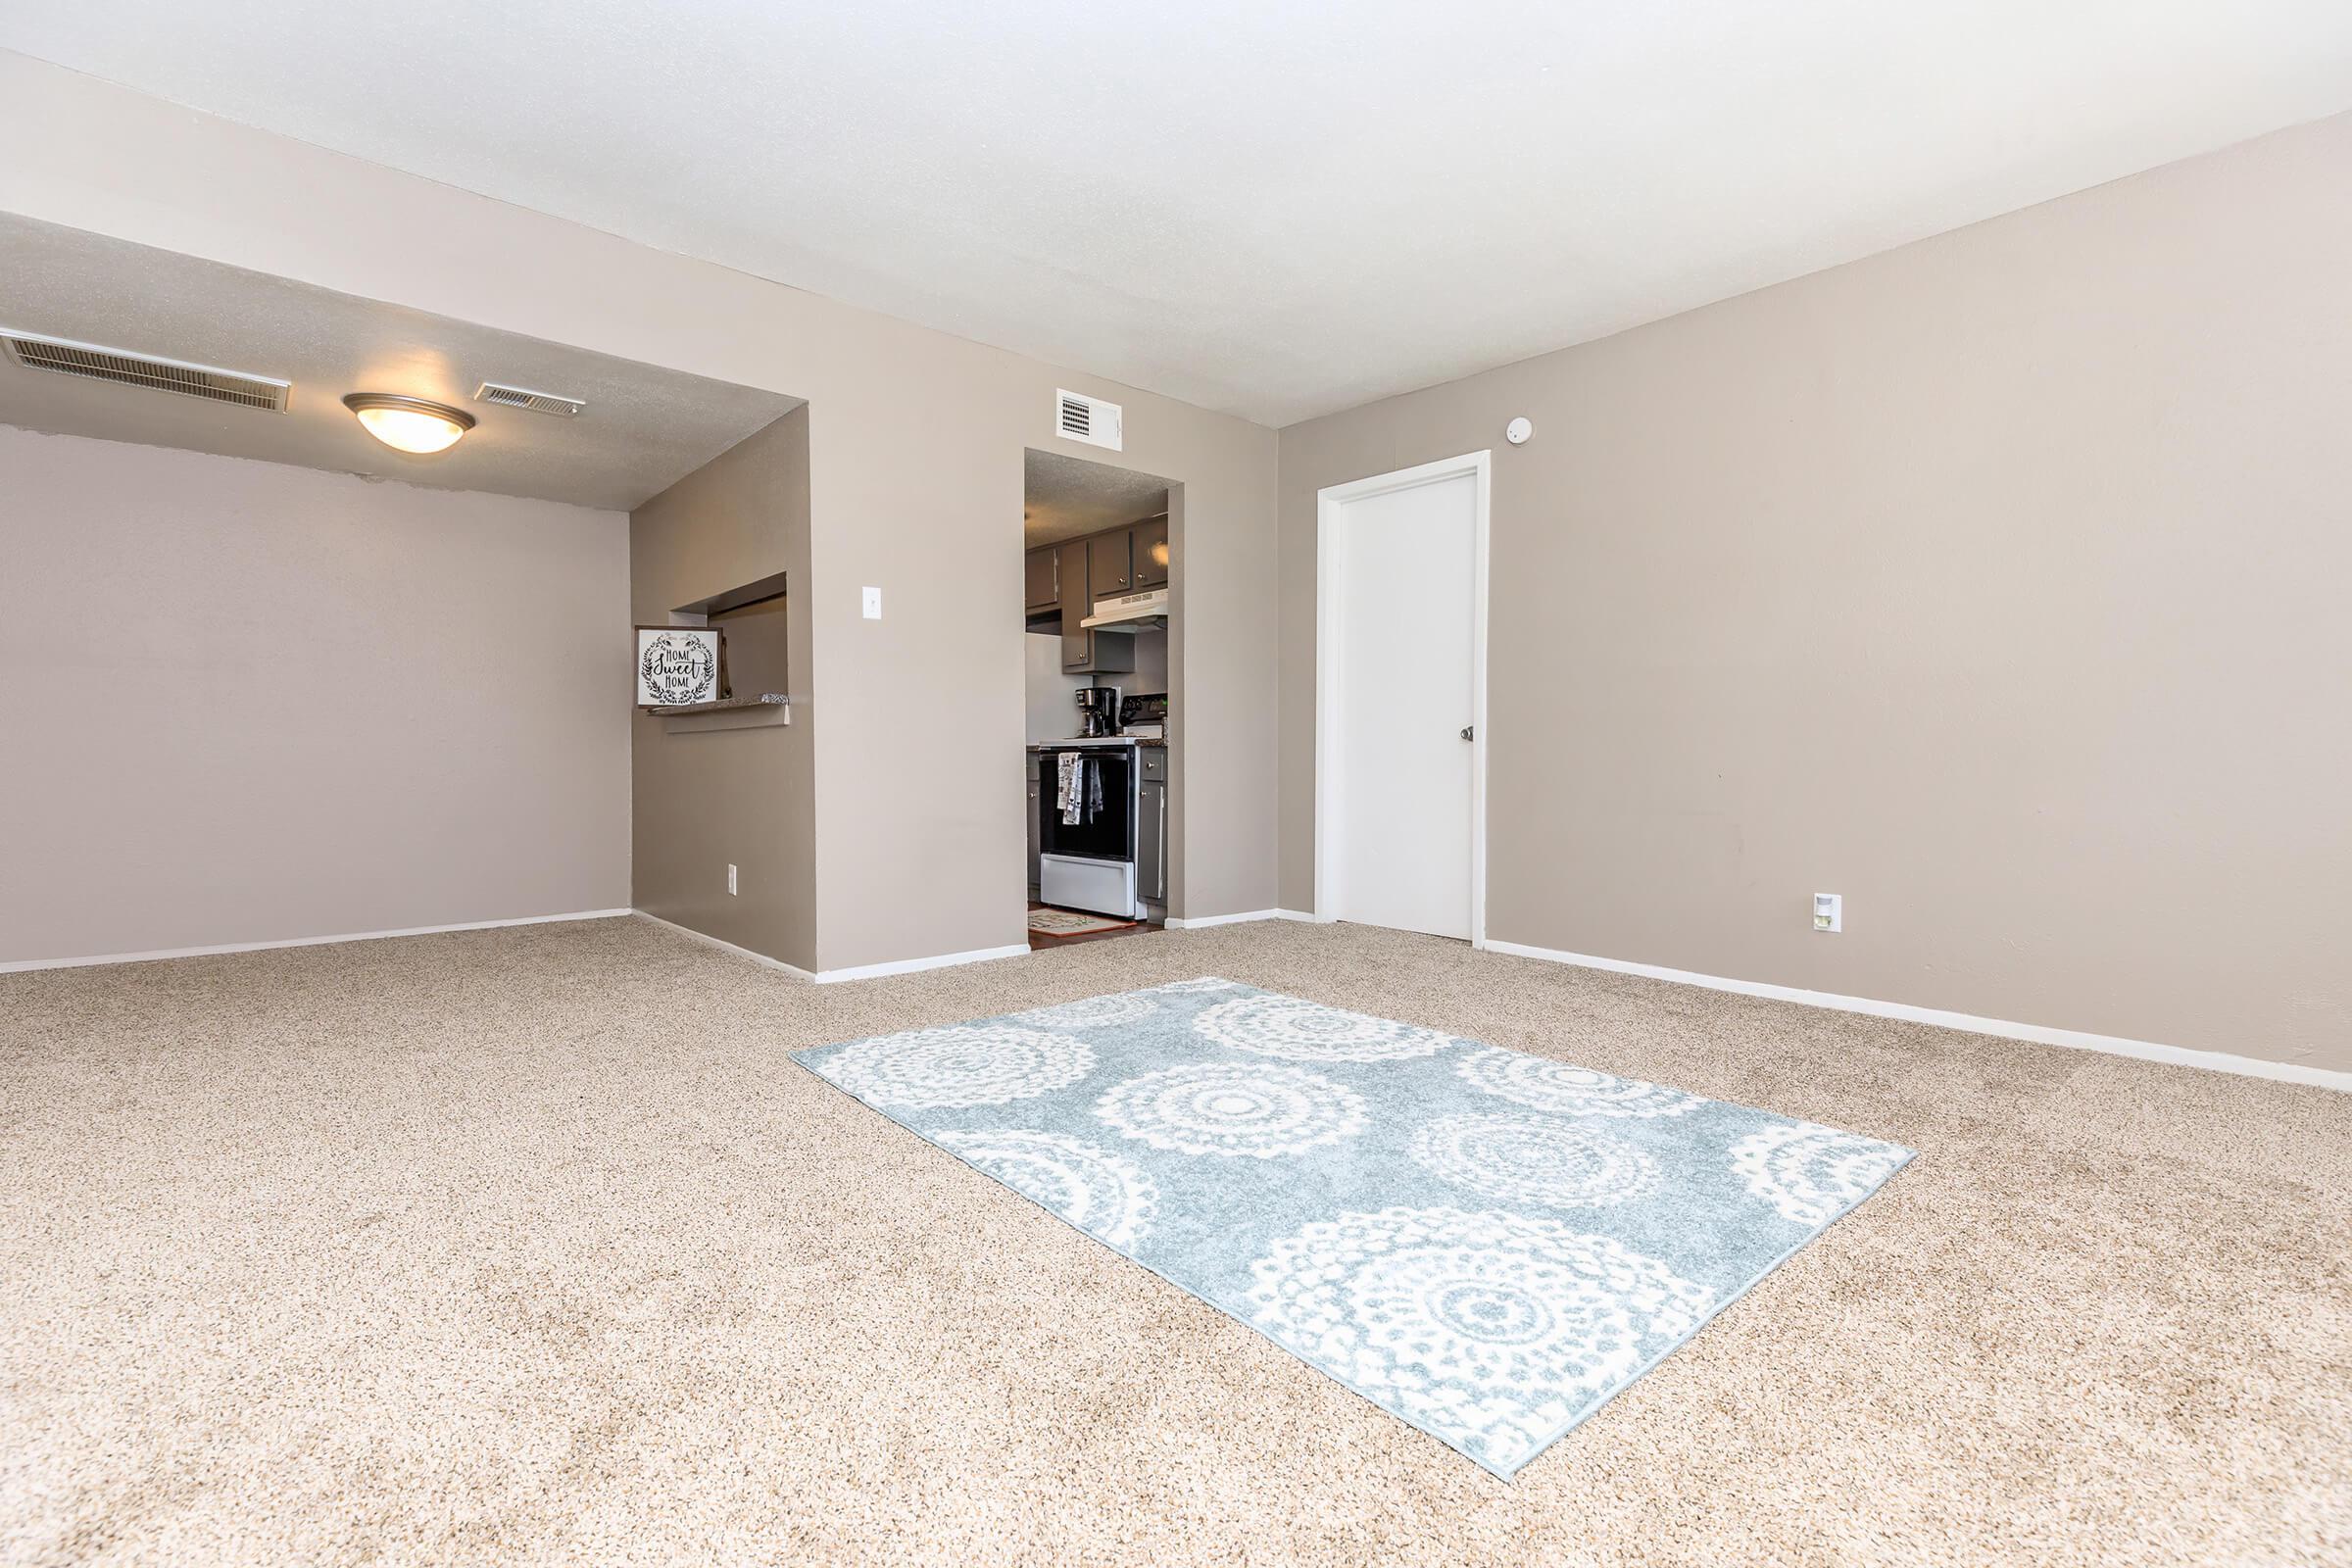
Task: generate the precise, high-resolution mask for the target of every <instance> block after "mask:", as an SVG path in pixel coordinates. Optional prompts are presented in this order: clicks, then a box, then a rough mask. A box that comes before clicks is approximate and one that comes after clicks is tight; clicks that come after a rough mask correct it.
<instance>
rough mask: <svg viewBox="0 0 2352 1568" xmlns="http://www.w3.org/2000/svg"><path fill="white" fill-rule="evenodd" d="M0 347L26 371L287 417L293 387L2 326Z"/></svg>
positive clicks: (273, 379) (270, 378) (239, 372)
mask: <svg viewBox="0 0 2352 1568" xmlns="http://www.w3.org/2000/svg"><path fill="white" fill-rule="evenodd" d="M0 342H5V343H6V344H7V345H8V357H9V358H10V359H12V360H14V361H16V362H17V363H18V364H19V365H22V366H23V367H25V368H26V369H28V370H55V371H57V372H58V373H59V374H61V375H78V376H81V377H83V378H85V379H87V380H92V381H112V382H113V383H114V384H115V385H117V386H143V387H146V388H148V389H149V390H150V391H155V392H176V393H178V394H179V395H180V396H181V397H188V398H203V399H206V400H207V401H208V402H213V403H228V404H233V405H235V406H236V407H238V408H243V409H263V410H267V411H268V412H270V413H271V414H283V413H285V412H286V394H287V393H288V392H289V391H291V390H293V383H292V382H290V381H280V380H278V379H277V378H276V377H274V376H268V375H254V374H251V373H250V372H248V371H244V370H223V369H221V368H220V367H219V366H217V365H191V364H189V363H188V362H187V361H185V360H166V359H159V358H157V357H156V356H155V355H152V354H134V353H132V352H131V351H130V350H129V349H110V348H106V347H103V346H102V345H100V344H96V343H76V342H74V341H73V339H71V338H63V337H43V336H42V335H41V334H40V333H38V332H19V331H15V330H13V329H11V328H8V327H4V326H0Z"/></svg>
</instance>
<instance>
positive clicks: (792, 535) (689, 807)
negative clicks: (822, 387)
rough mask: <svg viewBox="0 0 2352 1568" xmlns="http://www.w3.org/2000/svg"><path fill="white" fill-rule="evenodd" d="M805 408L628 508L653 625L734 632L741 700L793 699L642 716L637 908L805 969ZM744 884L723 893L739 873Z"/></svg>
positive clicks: (809, 779) (639, 605) (808, 862)
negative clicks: (798, 608) (800, 605)
mask: <svg viewBox="0 0 2352 1568" xmlns="http://www.w3.org/2000/svg"><path fill="white" fill-rule="evenodd" d="M808 580H809V411H808V408H807V406H806V405H804V406H802V407H800V408H797V409H795V410H793V411H792V412H791V413H789V414H787V415H785V416H784V417H782V418H780V419H778V420H776V421H775V422H774V423H773V424H770V425H768V426H767V427H766V428H765V429H763V430H760V431H759V432H757V433H755V434H753V435H751V436H749V437H747V438H746V439H745V440H743V441H741V442H739V443H737V444H736V445H735V446H733V447H731V448H729V449H728V450H727V451H725V452H723V453H721V454H720V455H719V456H717V457H716V458H713V459H712V460H711V462H709V463H707V464H705V465H704V466H702V467H700V468H697V469H695V470H694V471H693V472H692V473H689V474H687V475H686V476H685V477H683V478H681V479H679V480H678V481H677V482H676V483H675V484H673V485H671V486H670V487H669V488H668V489H666V490H664V491H662V493H661V494H660V495H658V496H655V497H654V498H653V499H652V500H650V501H648V502H646V503H645V504H644V505H643V506H641V507H639V508H637V510H636V511H635V512H633V513H632V514H630V517H629V599H630V609H631V613H632V615H633V616H634V618H635V619H636V620H637V621H638V622H639V623H640V624H644V625H660V624H662V623H664V622H668V623H672V624H679V625H698V624H706V623H709V624H718V625H723V626H725V627H726V628H727V666H728V680H729V684H730V686H731V688H732V690H733V692H734V695H735V696H736V697H737V698H746V697H753V696H758V695H760V694H761V693H765V692H776V693H780V694H782V695H784V696H786V697H787V698H789V699H790V705H789V707H787V708H778V709H773V710H770V711H765V712H762V711H759V710H750V711H738V713H736V714H730V715H725V717H724V721H723V722H721V721H717V720H718V719H719V715H712V714H693V715H678V714H661V713H642V712H641V713H639V714H638V715H637V716H636V718H635V720H634V730H633V738H632V743H631V759H632V774H633V784H634V789H633V795H632V804H631V813H630V815H631V829H630V843H631V858H632V864H633V871H632V877H633V881H634V886H635V895H634V900H633V902H634V904H635V906H636V907H638V908H640V909H643V910H645V911H646V912H647V913H648V914H652V915H656V916H659V917H660V918H662V919H664V920H669V921H672V922H674V923H675V924H678V925H682V926H685V927H686V928H688V929H689V930H693V931H699V932H701V933H703V934H704V935H706V936H711V937H716V938H718V939H719V940H720V941H722V942H730V943H733V944H734V945H735V946H737V947H740V948H748V949H750V950H751V951H752V952H754V953H760V954H764V955H766V956H769V957H772V958H777V959H780V960H782V961H783V962H786V963H790V964H795V965H798V966H800V967H802V968H813V967H814V966H815V929H814V921H815V900H816V889H815V864H814V857H813V850H814V839H815V789H814V774H815V769H814V753H813V749H812V745H811V740H810V732H809V724H808V722H807V719H806V716H805V710H804V711H803V716H799V717H795V718H794V719H793V721H792V722H790V723H786V722H783V721H782V720H783V718H784V717H785V715H786V714H787V713H789V712H791V711H792V710H794V709H801V708H802V705H804V704H806V703H807V701H808V698H809V692H808V690H807V672H808V670H809V626H808V616H807V615H805V614H799V613H795V600H794V597H793V594H792V592H791V585H792V584H794V583H806V582H807V581H808ZM730 865H732V866H734V867H735V868H736V889H737V891H736V892H734V893H732V894H730V893H729V892H728V891H727V867H728V866H730Z"/></svg>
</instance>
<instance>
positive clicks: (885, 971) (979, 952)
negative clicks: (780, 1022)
mask: <svg viewBox="0 0 2352 1568" xmlns="http://www.w3.org/2000/svg"><path fill="white" fill-rule="evenodd" d="M629 912H630V913H632V914H634V915H636V916H637V918H639V919H640V920H651V921H653V922H654V924H656V925H663V926H667V927H669V929H671V930H672V931H675V932H677V933H678V935H680V936H683V937H692V938H693V939H694V940H695V941H697V942H701V943H705V944H707V945H709V946H711V947H713V948H718V949H721V950H722V951H724V952H727V953H732V954H734V955H735V956H737V957H739V958H749V959H751V960H752V961H753V962H754V963H757V964H760V965H762V966H763V967H766V968H769V969H775V970H778V971H780V972H781V973H784V974H788V975H791V976H792V977H793V978H794V979H796V980H808V981H811V982H813V983H814V984H817V985H820V986H829V985H835V984H838V983H839V982H841V981H844V980H879V979H881V978H882V977H883V976H884V975H892V974H913V973H915V972H917V971H918V970H922V969H945V968H949V967H951V966H952V965H955V964H958V963H985V962H987V961H988V960H989V959H991V958H1018V957H1021V956H1024V955H1026V954H1027V953H1028V952H1029V944H1028V943H1026V942H1024V943H1021V944H1020V945H1019V946H1018V947H1003V948H974V949H973V950H972V951H971V952H969V953H942V954H939V955H937V956H933V957H928V958H893V959H891V960H890V961H889V962H887V963H860V964H856V965H853V966H851V967H850V968H847V969H819V970H817V971H816V972H814V973H810V972H809V970H807V969H804V968H802V967H801V966H800V965H798V964H793V963H786V962H785V961H784V960H783V959H782V958H771V957H769V956H767V955H766V954H764V953H754V952H753V951H752V950H751V949H749V948H743V947H737V946H736V945H735V944H734V943H732V942H724V941H721V940H720V939H719V938H717V937H714V936H711V934H710V933H708V932H704V931H697V930H695V929H693V928H692V927H691V926H683V925H680V924H678V923H677V921H675V920H664V919H662V917H661V916H660V915H658V914H648V913H646V912H645V911H644V910H643V909H632V910H630V911H629Z"/></svg>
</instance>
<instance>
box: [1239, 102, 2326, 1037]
mask: <svg viewBox="0 0 2352 1568" xmlns="http://www.w3.org/2000/svg"><path fill="white" fill-rule="evenodd" d="M2347 278H2352V118H2346V119H2338V120H2334V121H2329V122H2327V123H2322V124H2318V125H2314V126H2308V127H2304V128H2301V129H2297V130H2292V131H2288V132H2284V133H2281V134H2278V135H2276V136H2272V137H2269V138H2266V139H2264V140H2261V141H2258V142H2254V143H2250V144H2248V145H2245V146H2242V147H2238V148H2235V149H2232V150H2229V151H2227V152H2224V153H2220V154H2217V155H2215V156H2213V157H2209V158H2204V159H2199V160H2196V161H2194V162H2190V163H2186V164H2180V165H2176V166H2173V167H2170V168H2167V169H2163V170H2159V171H2156V172H2151V173H2148V174H2144V175H2141V176H2138V177H2136V178H2132V179H2129V180H2125V181H2122V182H2120V183H2118V184H2114V185H2110V186H2106V187H2103V188H2100V189H2097V190H2093V191H2089V192H2086V193H2083V194H2081V195H2077V196H2073V197H2069V198H2066V199H2064V200H2061V201H2057V202H2053V203H2051V204H2049V205H2046V206H2043V207H2038V208H2034V209H2032V210H2030V211H2027V212H2023V213H2019V214H2015V215H2012V216H2009V217H2006V218H2002V219H1999V220H1996V221H1991V222H1986V223H1983V224H1980V225H1977V226H1976V227H1973V228H1969V229H1965V230H1962V231H1960V232H1957V233H1953V234H1949V235H1945V236H1942V237H1940V238H1936V239H1933V240H1929V241H1926V242H1924V243H1921V244H1918V245H1913V246H1910V247H1908V248H1906V249H1903V250H1899V251H1896V252H1893V253H1890V254H1887V255H1884V256H1880V257H1876V258H1873V259H1871V260H1868V261H1864V262H1860V263H1856V264H1854V265H1852V266H1849V267H1844V268H1840V269H1838V270H1834V271H1830V272H1825V273H1821V274H1818V275H1816V276H1812V277H1807V278H1803V279H1800V280H1798V281H1795V282H1792V283H1789V284H1786V285H1783V286H1781V287H1778V288H1772V289H1767V290H1765V291H1763V292H1761V293H1757V294H1752V295H1749V296H1746V297H1744V298H1741V299H1738V300H1733V301H1731V302H1728V303H1726V304H1723V305H1719V306H1715V307H1712V308H1709V309H1706V310H1702V311H1697V312H1693V313H1691V314H1689V315H1686V316H1682V317H1678V318H1675V319H1671V320H1667V321H1663V322H1660V323H1658V324H1656V325H1653V326H1649V327H1644V328H1642V329H1640V330H1638V331H1633V332H1628V333H1625V334H1623V335H1622V336H1619V337H1615V338H1611V339H1608V340H1606V341H1603V342H1599V343H1594V344H1591V345H1588V346H1585V347H1581V348H1577V349H1572V350H1568V351H1566V352H1563V353H1560V354H1555V355H1551V356H1548V357H1545V358H1544V359H1539V360H1535V361H1531V362H1528V363H1526V364H1522V365H1518V366H1513V367H1510V368H1505V369H1501V370H1496V371H1494V372H1491V373H1488V374H1484V375H1479V376H1474V377H1472V378H1470V379H1468V380H1464V381H1460V382H1456V383H1453V384H1450V385H1446V386H1441V387H1435V388H1431V389H1429V390H1426V391H1423V392H1418V393H1414V394H1411V395H1409V396H1405V397H1400V398H1397V399H1393V400H1390V401H1387V402H1383V403H1379V404H1374V405H1371V406H1369V407H1366V408H1363V409H1358V410H1355V411H1353V412H1351V413H1348V414H1342V415H1337V416H1333V417H1328V418H1323V419H1317V420H1314V421H1311V422H1308V423H1305V424H1300V425H1297V426H1294V427H1292V428H1290V429H1288V430H1285V431H1284V432H1283V435H1282V530H1283V612H1284V617H1283V624H1284V649H1283V714H1284V718H1285V721H1286V722H1285V727H1284V732H1283V745H1284V752H1283V792H1284V809H1283V821H1282V828H1283V833H1282V841H1283V893H1284V898H1283V902H1284V903H1285V904H1286V905H1288V906H1291V907H1299V908H1304V907H1307V906H1308V904H1309V902H1310V901H1311V898H1312V889H1313V815H1314V806H1313V789H1314V779H1313V773H1314V733H1313V707H1314V685H1313V679H1314V675H1313V671H1314V570H1315V564H1314V530H1315V491H1316V489H1317V488H1318V487H1320V486H1323V485H1328V484H1333V483H1337V482H1340V481H1343V480H1347V479H1353V478H1357V477H1360V476H1363V475H1366V474H1373V473H1380V472H1385V471H1389V470H1392V469H1395V468H1398V467H1402V466H1407V465H1411V464H1416V463H1421V462H1425V461H1429V460H1432V459H1436V458H1440V457H1444V456H1448V455H1451V454H1454V453H1459V452H1464V451H1471V450H1476V449H1479V448H1484V447H1492V448H1493V449H1494V452H1495V475H1494V517H1493V564H1494V586H1493V592H1492V602H1491V604H1492V632H1491V640H1490V657H1491V660H1492V665H1493V676H1492V681H1491V687H1490V690H1491V694H1492V710H1491V728H1490V733H1491V735H1492V737H1493V749H1492V772H1493V783H1492V790H1491V795H1490V810H1491V813H1492V817H1491V821H1492V826H1491V834H1492V841H1491V843H1492V848H1491V854H1490V860H1489V865H1490V873H1489V874H1490V877H1491V879H1492V895H1491V900H1490V904H1489V932H1490V934H1491V935H1492V936H1493V937H1495V938H1496V939H1500V940H1505V941H1512V942H1519V943H1525V944H1530V945H1534V946H1538V947H1544V948H1552V949H1563V950H1567V951H1570V952H1575V953H1582V954H1591V955H1598V956H1608V957H1614V958H1621V959H1629V960H1635V961H1641V962H1647V963H1655V964H1664V965H1668V966H1672V967H1676V968H1682V969H1690V970H1696V971H1699V972H1702V973H1707V974H1714V975H1722V976H1728V977H1733V978H1738V979H1744V980H1754V981H1766V982H1773V983H1778V984H1782V985H1789V986H1800V987H1806V988H1810V989H1815V990H1820V991H1828V992H1837V993H1843V994H1847V995H1860V996H1865V997H1871V998H1876V999H1881V1000H1887V1001H1895V1002H1903V1003H1910V1004H1914V1005H1923V1006H1930V1007H1938V1008H1947V1009H1952V1010H1957V1011H1962V1012H1969V1013H1975V1014H1979V1015H1985V1016H1991V1017H1996V1018H2003V1019H2009V1020H2015V1021H2021V1022H2028V1023H2035V1024H2042V1025H2048V1026H2053V1027H2061V1028H2072V1029H2081V1030H2088V1031H2092V1032H2097V1033H2104V1034H2112V1035H2121V1036H2125V1037H2130V1038H2136V1039H2143V1040H2152V1041H2158V1042H2164V1043H2168V1044H2173V1045H2179V1046H2186V1047H2194V1048H2201V1049H2210V1050H2218V1051H2226V1052H2233V1053H2240V1054H2247V1055H2254V1056H2262V1057H2267V1058H2272V1059H2276V1060H2281V1061H2293V1062H2302V1063H2307V1064H2311V1065H2315V1066H2322V1067H2331V1068H2346V1067H2352V961H2347V955H2352V900H2348V899H2347V898H2346V897H2345V890H2346V889H2347V888H2348V887H2352V613H2347V611H2346V608H2345V593H2346V585H2347V584H2348V583H2352V369H2348V368H2352V308H2347V303H2346V301H2347V296H2346V279H2347ZM1515 415H1526V416H1528V417H1531V418H1532V419H1533V420H1534V421H1535V426H1536V435H1535V439H1534V441H1533V442H1531V443H1530V444H1529V445H1527V446H1525V447H1520V448H1513V447H1509V446H1507V445H1505V444H1504V443H1503V441H1502V439H1501V437H1502V429H1503V425H1504V423H1505V422H1506V421H1507V420H1508V419H1509V418H1510V417H1513V416H1515ZM1816 890H1820V891H1827V892H1838V893H1842V894H1843V895H1844V896H1845V901H1846V905H1845V920H1846V929H1845V932H1844V934H1843V935H1841V936H1836V937H1823V936H1815V935H1814V934H1812V932H1811V931H1810V930H1809V929H1808V914H1809V910H1808V907H1807V901H1808V899H1809V897H1810V895H1811V894H1812V893H1813V892H1815V891H1816Z"/></svg>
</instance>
